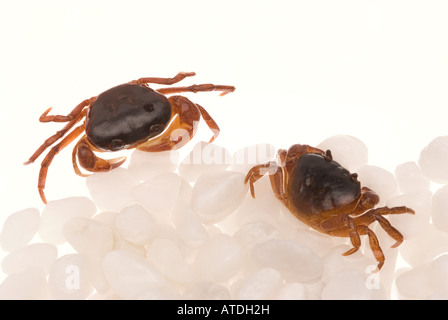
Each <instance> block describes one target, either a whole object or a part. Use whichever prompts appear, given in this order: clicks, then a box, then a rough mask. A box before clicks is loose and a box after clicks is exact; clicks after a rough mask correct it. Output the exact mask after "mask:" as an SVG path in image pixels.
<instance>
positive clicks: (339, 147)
mask: <svg viewBox="0 0 448 320" xmlns="http://www.w3.org/2000/svg"><path fill="white" fill-rule="evenodd" d="M317 148H319V149H321V150H324V151H326V150H330V151H331V154H332V156H333V160H334V161H336V162H338V163H339V164H341V165H342V166H343V167H344V168H346V169H347V170H349V171H353V170H356V169H357V168H359V167H361V166H363V165H366V164H367V160H368V150H367V146H366V145H365V144H364V143H363V142H362V141H361V140H359V139H358V138H356V137H353V136H350V135H336V136H333V137H330V138H327V139H325V140H324V141H322V142H321V143H319V144H318V145H317Z"/></svg>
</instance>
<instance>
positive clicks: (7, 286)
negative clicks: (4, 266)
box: [0, 268, 48, 300]
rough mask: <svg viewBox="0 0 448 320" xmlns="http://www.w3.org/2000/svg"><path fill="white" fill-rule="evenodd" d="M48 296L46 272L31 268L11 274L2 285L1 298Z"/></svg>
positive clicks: (21, 298) (26, 298) (28, 298)
mask: <svg viewBox="0 0 448 320" xmlns="http://www.w3.org/2000/svg"><path fill="white" fill-rule="evenodd" d="M47 298H48V286H47V279H46V273H45V272H44V271H43V270H42V269H41V268H31V269H28V270H26V271H23V272H21V273H15V274H11V275H9V276H8V277H6V279H5V280H4V281H3V282H2V284H1V285H0V300H41V299H47Z"/></svg>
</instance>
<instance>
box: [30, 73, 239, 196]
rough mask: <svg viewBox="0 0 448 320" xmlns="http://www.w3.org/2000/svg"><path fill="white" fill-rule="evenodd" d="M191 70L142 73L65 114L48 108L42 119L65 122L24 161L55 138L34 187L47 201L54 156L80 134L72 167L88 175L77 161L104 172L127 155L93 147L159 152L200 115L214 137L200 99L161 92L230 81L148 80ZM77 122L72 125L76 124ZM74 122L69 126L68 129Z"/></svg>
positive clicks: (182, 139) (184, 137)
mask: <svg viewBox="0 0 448 320" xmlns="http://www.w3.org/2000/svg"><path fill="white" fill-rule="evenodd" d="M194 75H195V73H194V72H179V73H178V74H177V75H176V76H175V77H173V78H155V77H152V78H140V79H138V80H133V81H130V82H128V83H124V84H121V85H118V86H115V87H113V88H111V89H108V90H106V91H104V92H103V93H101V94H99V95H98V96H94V97H92V98H90V99H86V100H84V101H82V102H81V103H80V104H79V105H77V106H76V107H75V108H74V109H73V110H72V111H71V112H70V113H69V114H68V115H49V112H50V110H51V109H52V108H48V109H47V110H46V111H45V112H44V113H43V114H42V115H41V116H40V118H39V121H40V122H67V124H66V125H65V126H64V127H63V128H62V129H61V130H59V131H57V132H56V133H55V134H54V135H52V136H51V137H49V138H48V139H47V140H45V142H44V143H43V144H42V145H41V146H40V147H39V148H38V149H37V150H36V151H35V152H34V154H33V155H32V156H31V157H30V158H29V160H28V161H26V162H25V163H24V164H25V165H27V164H30V163H33V162H34V161H35V160H36V159H37V158H38V157H39V156H40V155H41V154H42V153H43V152H44V151H45V150H46V149H47V148H49V147H50V146H52V145H53V144H55V143H56V142H57V141H58V140H60V139H62V140H61V141H59V143H58V144H56V145H54V146H53V147H52V148H51V149H50V151H49V152H48V153H47V155H46V156H45V158H44V159H43V161H42V164H41V168H40V172H39V179H38V187H37V188H38V191H39V195H40V197H41V199H42V201H43V202H44V203H47V200H46V197H45V193H44V189H45V182H46V178H47V172H48V168H49V166H50V164H51V162H52V161H53V158H54V157H55V156H56V154H58V153H59V152H60V151H61V150H62V149H64V148H65V147H67V146H68V145H69V144H70V143H72V142H73V141H74V140H75V139H76V138H78V137H79V136H80V135H82V137H81V138H80V139H79V141H78V142H77V143H76V145H75V146H74V148H73V152H72V163H73V168H74V170H75V173H76V174H78V175H80V176H86V174H84V173H83V172H82V171H81V170H80V168H79V166H81V167H82V168H84V169H85V170H87V171H88V172H106V171H110V170H112V169H115V168H117V167H119V166H120V165H122V164H123V163H124V162H125V160H126V157H125V156H122V157H118V158H114V159H109V160H105V159H102V158H99V157H98V156H97V155H95V153H94V152H114V151H118V150H123V149H133V148H136V149H138V150H142V151H147V152H159V151H168V150H173V149H177V148H180V147H182V146H183V145H185V144H186V142H188V141H189V140H190V139H191V138H192V137H193V135H194V134H195V133H196V129H197V124H198V122H199V120H200V118H201V117H202V118H203V119H204V121H205V123H206V124H207V125H208V127H209V128H210V129H211V130H212V132H213V136H212V138H211V139H210V142H212V141H213V140H214V139H215V138H216V137H217V136H218V134H219V132H220V130H219V127H218V125H217V124H216V122H215V121H214V120H213V119H212V117H211V116H210V115H209V114H208V112H207V111H206V110H205V109H204V108H203V107H202V106H200V105H199V104H197V103H194V102H192V101H190V100H189V99H187V98H186V97H184V96H181V95H172V96H169V97H166V96H165V94H173V93H181V92H194V93H196V92H200V91H220V92H221V95H224V94H227V93H229V92H233V91H234V90H235V87H233V86H228V85H213V84H199V85H191V86H187V87H166V88H159V89H156V90H153V89H151V88H150V87H149V85H148V84H150V83H154V84H161V85H172V84H175V83H177V82H179V81H181V80H183V79H185V78H186V77H191V76H194ZM80 122H81V124H80V125H78V126H76V127H75V128H73V127H74V126H75V125H77V124H78V123H80ZM72 128H73V130H72ZM70 130H72V131H71V132H69V131H70Z"/></svg>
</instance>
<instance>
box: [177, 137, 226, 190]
mask: <svg viewBox="0 0 448 320" xmlns="http://www.w3.org/2000/svg"><path fill="white" fill-rule="evenodd" d="M231 163H232V156H231V155H230V153H229V151H227V150H226V149H225V148H223V147H221V146H219V145H217V144H215V143H209V142H204V141H200V142H198V143H197V144H196V145H195V146H194V147H193V149H192V150H191V152H190V154H188V155H187V156H186V157H185V158H184V159H183V160H182V161H181V162H180V164H179V174H180V175H181V176H182V177H183V178H185V179H186V180H187V181H190V182H194V181H196V179H197V178H198V177H199V176H200V175H202V174H204V173H205V172H209V171H216V170H225V169H227V168H228V167H229V166H230V165H231Z"/></svg>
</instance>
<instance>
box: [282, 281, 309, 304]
mask: <svg viewBox="0 0 448 320" xmlns="http://www.w3.org/2000/svg"><path fill="white" fill-rule="evenodd" d="M306 298H307V293H306V287H305V285H304V284H303V283H299V282H293V283H287V284H285V285H284V286H283V287H281V288H280V289H279V291H278V293H277V295H276V296H275V299H277V300H305V299H306Z"/></svg>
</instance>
